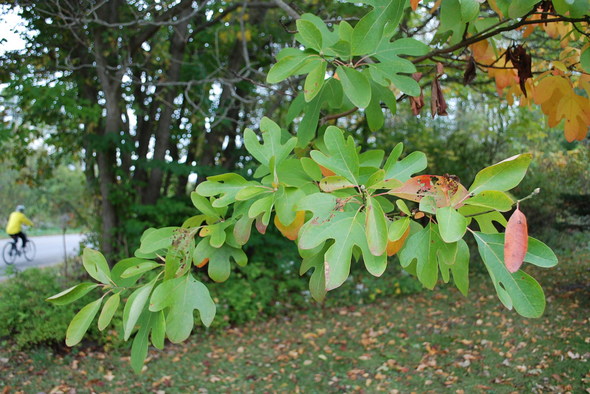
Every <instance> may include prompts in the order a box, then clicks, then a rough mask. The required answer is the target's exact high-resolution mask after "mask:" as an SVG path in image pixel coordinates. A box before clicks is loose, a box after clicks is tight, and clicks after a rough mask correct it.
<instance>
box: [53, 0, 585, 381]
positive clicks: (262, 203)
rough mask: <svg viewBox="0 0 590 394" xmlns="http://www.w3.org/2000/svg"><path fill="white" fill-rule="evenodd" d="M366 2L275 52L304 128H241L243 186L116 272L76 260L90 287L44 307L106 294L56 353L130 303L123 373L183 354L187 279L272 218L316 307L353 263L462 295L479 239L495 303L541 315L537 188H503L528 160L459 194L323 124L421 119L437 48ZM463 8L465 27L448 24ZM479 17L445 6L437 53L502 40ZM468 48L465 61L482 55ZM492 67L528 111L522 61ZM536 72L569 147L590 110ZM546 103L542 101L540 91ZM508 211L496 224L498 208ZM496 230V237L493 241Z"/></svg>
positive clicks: (216, 277)
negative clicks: (173, 348)
mask: <svg viewBox="0 0 590 394" xmlns="http://www.w3.org/2000/svg"><path fill="white" fill-rule="evenodd" d="M364 3H366V5H368V6H370V8H372V9H371V10H369V12H368V13H366V14H365V15H364V16H363V17H362V18H361V19H360V20H359V21H358V23H356V24H355V26H354V27H352V26H351V24H349V23H348V22H347V21H344V20H342V21H339V22H338V23H333V24H332V25H331V26H327V25H326V24H325V22H324V21H323V20H321V19H320V18H318V17H317V16H315V15H312V14H304V15H301V17H300V18H298V19H297V21H296V27H297V34H296V35H295V39H296V40H297V41H298V43H299V44H298V45H297V46H296V47H292V48H285V49H283V50H282V51H281V52H279V54H278V55H277V63H276V64H275V65H274V66H273V67H272V68H271V69H270V71H269V73H268V75H267V81H268V82H269V83H278V82H281V81H283V80H284V79H286V78H289V77H293V76H297V75H304V76H305V77H304V78H305V81H304V84H303V90H302V92H301V93H300V94H299V96H298V98H297V99H295V100H294V101H293V103H292V104H291V107H290V115H289V117H290V118H291V119H290V121H293V120H294V119H295V118H299V116H300V115H302V116H301V117H300V119H299V127H298V129H297V133H296V136H293V135H292V134H290V133H289V132H288V131H287V130H286V129H283V128H281V126H279V125H278V124H277V123H275V122H273V121H272V120H271V119H269V118H267V117H263V118H262V119H261V121H260V130H261V134H262V136H261V138H259V136H258V135H257V134H256V133H255V132H254V131H253V130H252V129H246V130H245V131H244V133H243V135H242V136H241V138H240V142H241V143H242V144H243V145H244V147H245V149H246V151H247V153H248V157H250V158H251V160H250V169H251V171H250V173H249V174H248V175H249V176H248V179H246V178H245V177H243V176H241V175H239V174H237V173H225V174H220V175H215V176H210V177H208V178H207V180H206V181H204V182H202V183H200V184H199V185H198V186H197V188H196V190H195V192H193V193H192V194H191V199H192V202H193V204H194V206H195V207H196V209H197V210H198V212H197V213H198V214H197V215H195V216H193V217H191V218H188V219H187V220H186V221H185V222H184V223H183V224H182V225H181V226H176V227H165V228H159V229H154V228H152V229H148V230H146V231H145V232H144V233H143V236H142V239H141V245H140V247H139V249H137V250H136V251H135V253H134V257H130V258H127V259H124V260H121V261H119V262H117V263H116V264H114V266H113V267H112V269H111V268H110V265H111V264H109V262H108V261H107V259H106V258H105V257H104V256H103V255H102V254H101V253H100V252H98V251H95V250H91V249H86V250H85V251H84V254H83V263H84V267H85V269H86V271H87V272H88V274H89V275H90V276H91V277H92V278H93V279H94V280H95V281H96V282H97V283H91V282H86V283H81V284H79V285H77V286H74V287H72V288H70V289H68V290H65V291H63V292H61V293H59V294H57V295H54V296H52V297H50V298H49V299H48V301H50V302H53V303H57V304H67V303H69V302H71V301H74V300H76V299H78V298H79V297H81V296H83V295H86V294H88V293H89V292H90V291H92V290H94V289H100V290H102V291H103V293H102V295H101V297H100V298H98V299H96V300H95V301H93V302H91V303H89V304H88V305H87V306H85V307H84V308H82V309H81V310H80V312H79V313H78V314H77V315H76V316H75V317H74V319H73V320H72V322H71V323H70V325H69V327H68V330H67V334H66V344H68V345H69V346H73V345H75V344H77V343H79V342H80V341H81V340H82V338H83V336H84V333H85V332H86V330H87V329H88V327H89V326H90V324H92V322H93V321H94V319H95V318H96V317H97V316H98V328H99V329H100V330H104V329H106V328H107V327H109V325H110V323H111V319H112V317H113V315H114V314H115V313H116V311H117V310H118V309H119V306H120V305H122V304H124V307H123V323H122V325H123V332H124V335H123V336H124V339H125V340H128V339H130V338H131V337H133V344H132V346H131V364H132V366H133V368H134V369H135V370H136V371H140V370H141V369H142V365H143V360H144V359H145V358H146V357H147V355H148V347H149V344H150V343H151V344H153V345H154V346H156V347H157V348H163V346H164V342H165V339H166V338H167V339H169V340H170V341H171V342H173V343H180V342H183V341H184V340H186V339H187V338H188V337H189V335H190V333H191V331H192V330H193V325H194V316H193V314H194V311H195V310H197V311H198V312H199V318H200V320H201V321H202V323H203V324H204V325H205V326H209V325H211V323H212V322H213V319H214V317H215V313H216V305H215V303H214V301H213V299H212V297H211V296H210V293H209V290H208V289H207V287H206V286H205V285H204V284H203V282H202V281H199V280H198V279H197V278H196V277H195V275H194V272H193V271H194V268H195V269H201V270H206V271H207V274H208V276H209V277H210V278H211V279H212V280H213V281H215V282H223V281H225V280H227V279H228V277H229V276H230V272H231V266H232V261H234V262H235V263H236V264H238V265H240V266H244V265H246V264H247V262H248V257H247V255H246V253H244V251H243V246H244V245H246V244H247V243H248V241H249V239H250V234H251V232H252V231H253V227H254V228H255V229H256V230H257V231H258V232H260V233H262V234H264V233H265V232H266V229H267V227H268V226H269V225H271V221H272V224H274V225H275V226H276V227H277V228H278V229H279V230H280V231H281V233H282V234H283V235H284V236H285V237H287V238H289V239H291V240H293V241H295V242H296V244H297V247H298V251H299V254H300V256H301V259H302V262H301V268H300V274H305V273H306V272H308V271H310V270H313V272H312V273H311V275H310V277H309V291H310V293H311V295H312V297H313V298H314V299H316V300H318V301H321V300H323V299H324V297H325V296H326V293H327V292H328V291H330V290H334V289H336V288H338V287H340V286H341V285H342V284H343V283H344V282H345V281H346V280H347V278H348V277H349V274H350V269H351V265H352V264H361V262H362V264H363V265H364V267H365V268H366V270H367V271H368V272H369V273H370V274H372V275H374V276H381V275H382V274H383V273H384V272H385V270H386V267H387V264H388V257H390V256H393V255H397V256H398V258H399V262H400V264H401V267H403V269H404V270H405V271H406V272H408V273H409V274H411V275H414V276H416V277H417V279H418V280H419V281H420V283H421V284H422V285H423V286H424V287H425V288H428V289H433V288H434V287H435V286H436V285H437V283H438V280H439V276H440V278H441V279H442V281H443V282H450V280H451V278H452V279H453V283H454V284H455V286H456V287H457V288H458V289H459V290H460V292H461V293H462V294H464V295H466V294H467V293H468V289H469V275H468V273H469V264H470V253H469V248H468V246H467V243H466V242H465V240H464V238H465V237H466V236H469V237H472V238H473V240H474V241H475V242H476V244H477V249H478V252H479V255H480V256H481V260H482V261H483V263H484V265H485V267H486V270H487V272H488V274H489V277H490V279H491V282H492V284H493V286H494V289H495V291H496V294H497V296H498V298H499V300H500V302H501V303H502V304H503V305H504V306H505V307H507V308H508V309H514V310H515V311H516V312H517V313H518V314H520V315H522V316H524V317H528V318H534V317H540V316H541V315H542V314H543V311H544V310H545V306H546V300H545V295H544V293H543V290H542V289H541V287H540V285H539V284H538V283H537V281H536V280H535V279H533V278H532V277H531V276H530V275H529V274H528V273H527V272H525V270H524V269H523V268H524V267H527V270H529V268H528V267H529V265H525V266H523V263H525V262H526V263H529V264H530V265H535V266H539V267H543V268H550V267H553V266H555V265H556V264H557V258H556V256H555V254H554V253H553V252H552V250H551V249H550V248H548V247H547V246H546V245H545V244H543V243H542V242H541V241H539V240H537V239H535V238H532V237H529V236H528V228H527V223H526V216H525V215H524V213H523V211H526V208H525V207H526V202H525V201H526V200H527V199H529V198H531V197H534V196H535V195H536V194H537V193H538V192H539V191H538V189H535V190H531V191H529V192H530V194H529V195H522V196H516V197H515V196H512V195H510V194H508V193H507V192H508V191H510V190H511V189H513V188H515V187H516V186H517V185H518V184H519V183H520V182H521V180H522V179H523V178H524V176H525V173H526V171H527V168H528V167H529V164H530V162H531V160H532V155H531V154H528V153H523V154H519V155H516V156H512V157H509V158H506V159H505V160H503V161H500V162H498V163H496V164H494V165H492V166H489V167H487V168H484V169H482V170H481V171H479V172H478V173H477V174H476V176H475V179H474V181H473V183H472V184H471V185H470V186H469V187H467V186H466V185H463V184H462V183H461V182H460V180H459V179H457V177H456V176H454V175H452V174H438V175H433V174H428V175H416V174H417V173H419V172H421V171H422V170H424V169H425V168H426V164H427V162H426V156H425V155H424V154H423V153H421V152H411V153H409V154H407V155H405V156H404V155H403V153H404V152H403V149H404V146H403V144H402V143H399V144H397V145H395V147H394V148H393V149H392V150H391V151H389V152H384V151H382V150H378V149H370V150H366V149H362V147H361V146H359V145H358V144H357V143H356V142H355V140H354V138H353V137H352V135H349V134H348V133H347V132H346V130H344V131H343V130H342V129H341V128H339V127H336V126H334V125H327V124H326V125H324V126H323V127H318V120H319V110H320V108H322V106H323V105H324V104H326V103H329V106H331V107H332V109H335V110H345V112H347V113H351V112H355V111H357V110H363V113H364V115H365V117H366V120H367V122H368V125H369V128H370V129H379V128H381V127H382V126H383V112H382V108H381V105H382V103H383V104H385V106H386V107H388V108H389V109H390V110H392V111H393V112H395V108H396V105H397V104H396V103H397V100H398V99H400V98H402V97H408V96H410V97H412V98H413V99H412V100H410V101H411V103H412V106H413V107H412V108H415V109H416V111H418V112H419V109H420V108H419V107H421V105H423V103H420V96H421V87H420V85H419V83H418V81H419V80H420V76H418V75H416V72H417V69H416V67H415V64H414V63H418V62H419V61H420V60H424V59H431V60H432V59H433V58H434V55H432V56H431V57H428V55H429V54H432V52H431V51H433V52H434V53H441V50H440V49H432V48H431V47H430V46H428V45H425V44H423V43H422V42H420V41H418V40H416V39H415V38H409V37H402V38H399V37H397V36H396V31H397V28H398V26H399V24H400V21H401V20H402V16H403V15H404V12H405V10H406V8H407V7H406V5H407V4H406V2H405V1H396V0H391V1H385V0H383V1H366V2H364ZM448 4H454V5H453V6H452V7H451V6H449V5H448ZM412 6H413V7H414V9H415V8H416V6H417V3H416V2H413V4H412ZM453 7H455V8H457V7H458V8H457V9H454V8H453ZM490 7H491V8H490V9H482V10H481V11H486V12H488V11H493V12H494V13H495V14H496V16H494V17H493V18H492V20H490V21H489V22H497V21H496V19H495V18H497V17H501V18H502V19H504V22H502V23H500V22H497V23H498V24H499V25H502V24H504V23H510V22H511V21H517V20H518V21H520V22H514V24H512V25H510V28H511V29H516V28H518V27H521V26H524V24H521V25H519V23H521V22H522V21H526V20H527V18H528V17H529V16H531V17H532V15H533V14H535V13H536V12H539V13H540V14H541V15H542V14H544V13H546V12H547V11H555V12H558V13H559V12H563V13H565V14H567V15H568V16H569V18H572V19H561V17H559V18H557V19H556V20H555V22H557V21H564V20H567V21H568V23H572V24H574V26H577V25H575V24H576V23H582V24H583V23H586V22H587V15H586V14H585V11H586V10H585V9H582V8H583V7H579V5H578V4H577V3H576V4H573V5H572V4H570V3H567V4H566V3H563V4H562V3H559V4H554V5H548V4H545V3H544V4H543V5H541V6H540V8H538V7H537V4H536V2H529V1H517V2H515V3H513V4H508V3H503V2H497V3H496V2H494V5H492V6H490ZM547 7H549V8H547ZM457 10H458V11H460V12H459V15H460V20H459V21H455V20H454V19H456V18H457V17H458V16H457V14H456V13H454V11H457ZM451 15H453V16H451ZM479 15H480V5H479V2H477V1H466V2H445V3H444V5H443V6H442V8H441V11H440V20H441V24H440V26H439V30H438V33H439V34H442V33H444V34H442V36H440V37H439V39H440V40H442V42H446V41H448V43H449V45H450V47H449V48H447V50H446V51H443V52H452V51H453V50H452V49H450V48H454V47H453V45H458V43H459V42H461V40H462V39H463V38H464V36H465V34H467V33H469V34H470V35H472V37H477V39H473V41H469V40H467V41H466V42H465V43H463V44H462V45H460V46H459V47H458V48H456V49H462V48H464V47H467V46H468V45H469V44H471V43H476V42H484V40H485V39H486V38H487V37H488V34H489V33H490V32H494V31H495V32H496V34H499V33H500V32H501V31H504V30H500V28H499V27H498V26H499V25H496V24H491V25H490V24H483V25H482V24H479V23H478V22H479V19H478V16H479ZM546 21H547V18H544V19H543V21H542V22H543V23H544V22H546ZM455 22H460V23H456V24H454V23H455ZM530 22H531V23H527V25H528V24H531V25H533V24H539V19H531V20H530ZM550 22H551V21H550ZM584 26H585V25H584ZM457 28H460V29H461V30H456V29H457ZM494 28H497V29H498V30H494ZM502 29H503V28H502ZM574 30H576V31H577V33H576V32H574ZM492 35H493V34H492ZM570 35H572V36H573V37H574V38H575V39H580V40H581V41H582V42H585V41H584V40H586V39H587V37H586V36H585V35H584V34H583V33H582V32H580V31H579V29H573V30H572V33H570ZM473 51H474V56H475V53H476V52H477V51H476V49H473ZM484 52H485V51H484ZM574 52H575V51H574ZM576 53H577V54H578V62H577V63H580V67H582V68H585V66H586V65H587V64H586V56H585V55H586V54H587V53H588V51H587V49H586V47H583V49H581V50H579V51H578V52H576ZM424 56H427V57H424ZM484 57H485V56H482V59H483V58H484ZM408 58H413V60H412V61H411V60H408ZM502 58H504V64H505V65H506V64H507V62H508V61H510V62H511V63H512V64H513V65H514V67H515V70H514V71H517V78H516V79H517V80H518V84H514V85H513V87H514V89H513V90H514V91H516V92H520V93H518V94H517V96H518V99H519V100H523V101H524V100H525V99H527V98H528V96H527V89H528V88H527V81H529V80H530V78H531V77H532V71H531V65H530V56H529V54H527V51H526V49H525V48H523V47H522V46H516V45H513V46H511V47H510V48H508V49H506V51H505V52H504V53H503V55H502V56H500V57H498V58H497V59H496V60H495V61H498V60H499V59H502ZM480 60H481V59H480ZM475 61H476V60H473V64H475ZM577 63H575V64H576V67H578V66H577ZM430 66H431V68H432V69H433V70H435V71H434V76H433V80H432V83H431V86H432V101H431V104H432V114H433V115H435V114H438V115H445V114H446V113H447V105H446V103H445V99H444V97H443V93H442V90H441V88H440V83H439V78H440V77H442V75H443V74H444V67H443V65H442V64H440V63H438V62H433V63H431V64H430ZM489 66H491V65H489ZM576 70H577V68H576ZM488 72H491V71H490V70H488ZM513 76H514V75H513ZM467 77H469V73H468V72H466V79H469V78H467ZM543 77H544V78H542V79H539V80H538V81H537V87H538V90H537V95H536V96H535V98H536V99H537V101H538V102H539V103H541V104H542V108H545V110H546V111H545V112H546V113H548V115H549V117H550V124H552V123H555V121H556V120H561V119H562V118H564V117H565V118H567V119H566V122H569V123H567V125H566V129H565V131H566V138H567V139H568V141H572V140H574V139H582V138H584V136H585V134H584V131H585V128H586V124H587V122H586V117H587V116H588V114H587V110H586V109H584V104H586V101H587V99H586V98H584V97H583V96H579V95H578V94H577V93H575V91H574V90H572V89H570V88H571V86H570V85H571V81H570V80H569V79H567V78H565V77H563V76H556V75H553V74H551V73H549V72H546V73H545V74H544V75H543ZM568 77H572V78H574V75H573V74H572V75H569V74H568ZM575 77H576V78H577V77H578V75H577V74H576V75H575ZM555 78H557V79H555ZM564 78H565V79H567V81H566V80H565V79H564ZM513 79H514V78H513ZM583 80H584V79H583V78H582V77H580V78H579V79H577V81H582V82H583ZM496 82H497V83H498V79H496ZM564 84H566V85H567V86H566V88H562V85H564ZM529 85H530V82H529ZM531 89H532V88H531ZM514 91H513V92H512V94H513V96H514ZM547 92H552V93H551V95H549V96H547V94H546V93H547ZM572 92H573V93H572ZM397 94H400V95H399V96H398V95H397ZM564 94H565V95H567V99H566V98H563V100H565V101H567V102H568V103H569V104H570V106H569V107H568V109H569V110H568V111H565V112H564V110H563V108H562V109H561V110H558V111H557V113H556V112H555V111H553V110H552V109H551V108H547V106H545V107H543V105H545V104H547V103H548V102H550V101H551V100H553V99H555V98H559V97H561V96H563V95H564ZM555 95H557V96H559V97H557V96H555ZM554 96H555V97H554ZM565 101H564V102H565ZM558 108H561V107H560V106H558ZM349 111H351V112H349ZM406 201H409V202H411V203H413V204H411V203H410V205H408V203H406ZM514 208H515V209H514ZM513 209H514V212H512V214H511V216H510V219H509V220H508V221H506V219H505V217H504V216H503V215H502V213H503V212H510V211H512V210H513ZM503 228H505V232H502V231H500V230H503ZM193 267H194V268H193ZM99 312H100V314H99Z"/></svg>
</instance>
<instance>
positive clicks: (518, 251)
mask: <svg viewBox="0 0 590 394" xmlns="http://www.w3.org/2000/svg"><path fill="white" fill-rule="evenodd" d="M528 245H529V230H528V227H527V224H526V216H524V213H522V211H521V210H520V209H518V207H517V208H516V210H515V211H514V213H513V214H512V216H510V219H509V220H508V225H507V226H506V235H505V241H504V264H506V268H508V271H510V272H516V271H518V269H519V268H520V266H521V265H522V262H523V261H524V256H525V255H526V252H527V249H528Z"/></svg>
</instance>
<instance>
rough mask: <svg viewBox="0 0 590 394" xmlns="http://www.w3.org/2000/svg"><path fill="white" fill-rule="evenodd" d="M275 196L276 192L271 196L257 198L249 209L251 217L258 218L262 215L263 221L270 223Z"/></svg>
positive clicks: (265, 223)
mask: <svg viewBox="0 0 590 394" xmlns="http://www.w3.org/2000/svg"><path fill="white" fill-rule="evenodd" d="M275 198H276V193H272V194H271V195H269V196H266V197H263V198H261V199H259V200H256V201H255V202H254V203H253V204H252V206H251V207H250V209H249V210H248V216H249V217H250V218H257V217H259V216H261V215H262V223H264V225H265V226H267V225H268V223H270V215H271V213H272V207H273V205H274V203H275Z"/></svg>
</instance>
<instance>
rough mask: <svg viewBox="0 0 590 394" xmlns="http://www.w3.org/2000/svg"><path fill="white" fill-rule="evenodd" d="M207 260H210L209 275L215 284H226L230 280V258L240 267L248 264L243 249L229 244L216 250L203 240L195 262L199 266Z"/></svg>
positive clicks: (196, 249) (196, 252) (195, 254)
mask: <svg viewBox="0 0 590 394" xmlns="http://www.w3.org/2000/svg"><path fill="white" fill-rule="evenodd" d="M206 258H208V259H209V263H208V264H207V265H208V274H209V277H210V278H211V279H213V280H214V281H215V282H224V281H225V280H227V278H229V274H230V271H231V265H230V258H232V259H233V260H234V261H235V262H236V263H237V264H238V265H240V266H244V265H246V264H247V263H248V257H247V256H246V254H245V253H244V251H243V250H242V249H238V248H234V247H232V246H229V245H227V244H224V245H222V246H221V247H220V248H214V247H212V246H211V245H210V243H209V240H207V239H203V240H201V242H199V244H198V245H197V247H196V248H195V251H194V254H193V262H194V264H195V265H198V264H199V263H201V262H202V261H203V260H205V259H206Z"/></svg>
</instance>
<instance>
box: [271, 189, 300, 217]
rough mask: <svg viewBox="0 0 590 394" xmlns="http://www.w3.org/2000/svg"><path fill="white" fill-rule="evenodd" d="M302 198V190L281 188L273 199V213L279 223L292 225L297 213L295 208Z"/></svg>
mask: <svg viewBox="0 0 590 394" xmlns="http://www.w3.org/2000/svg"><path fill="white" fill-rule="evenodd" d="M303 197H305V193H304V192H303V190H301V189H299V188H294V187H282V186H281V188H280V189H279V191H278V193H277V196H276V199H275V211H276V215H277V217H278V218H279V221H280V222H281V223H285V224H289V223H293V221H294V220H295V215H296V212H297V210H296V209H295V206H296V205H297V203H298V202H299V201H300V200H301V199H302V198H303Z"/></svg>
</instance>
